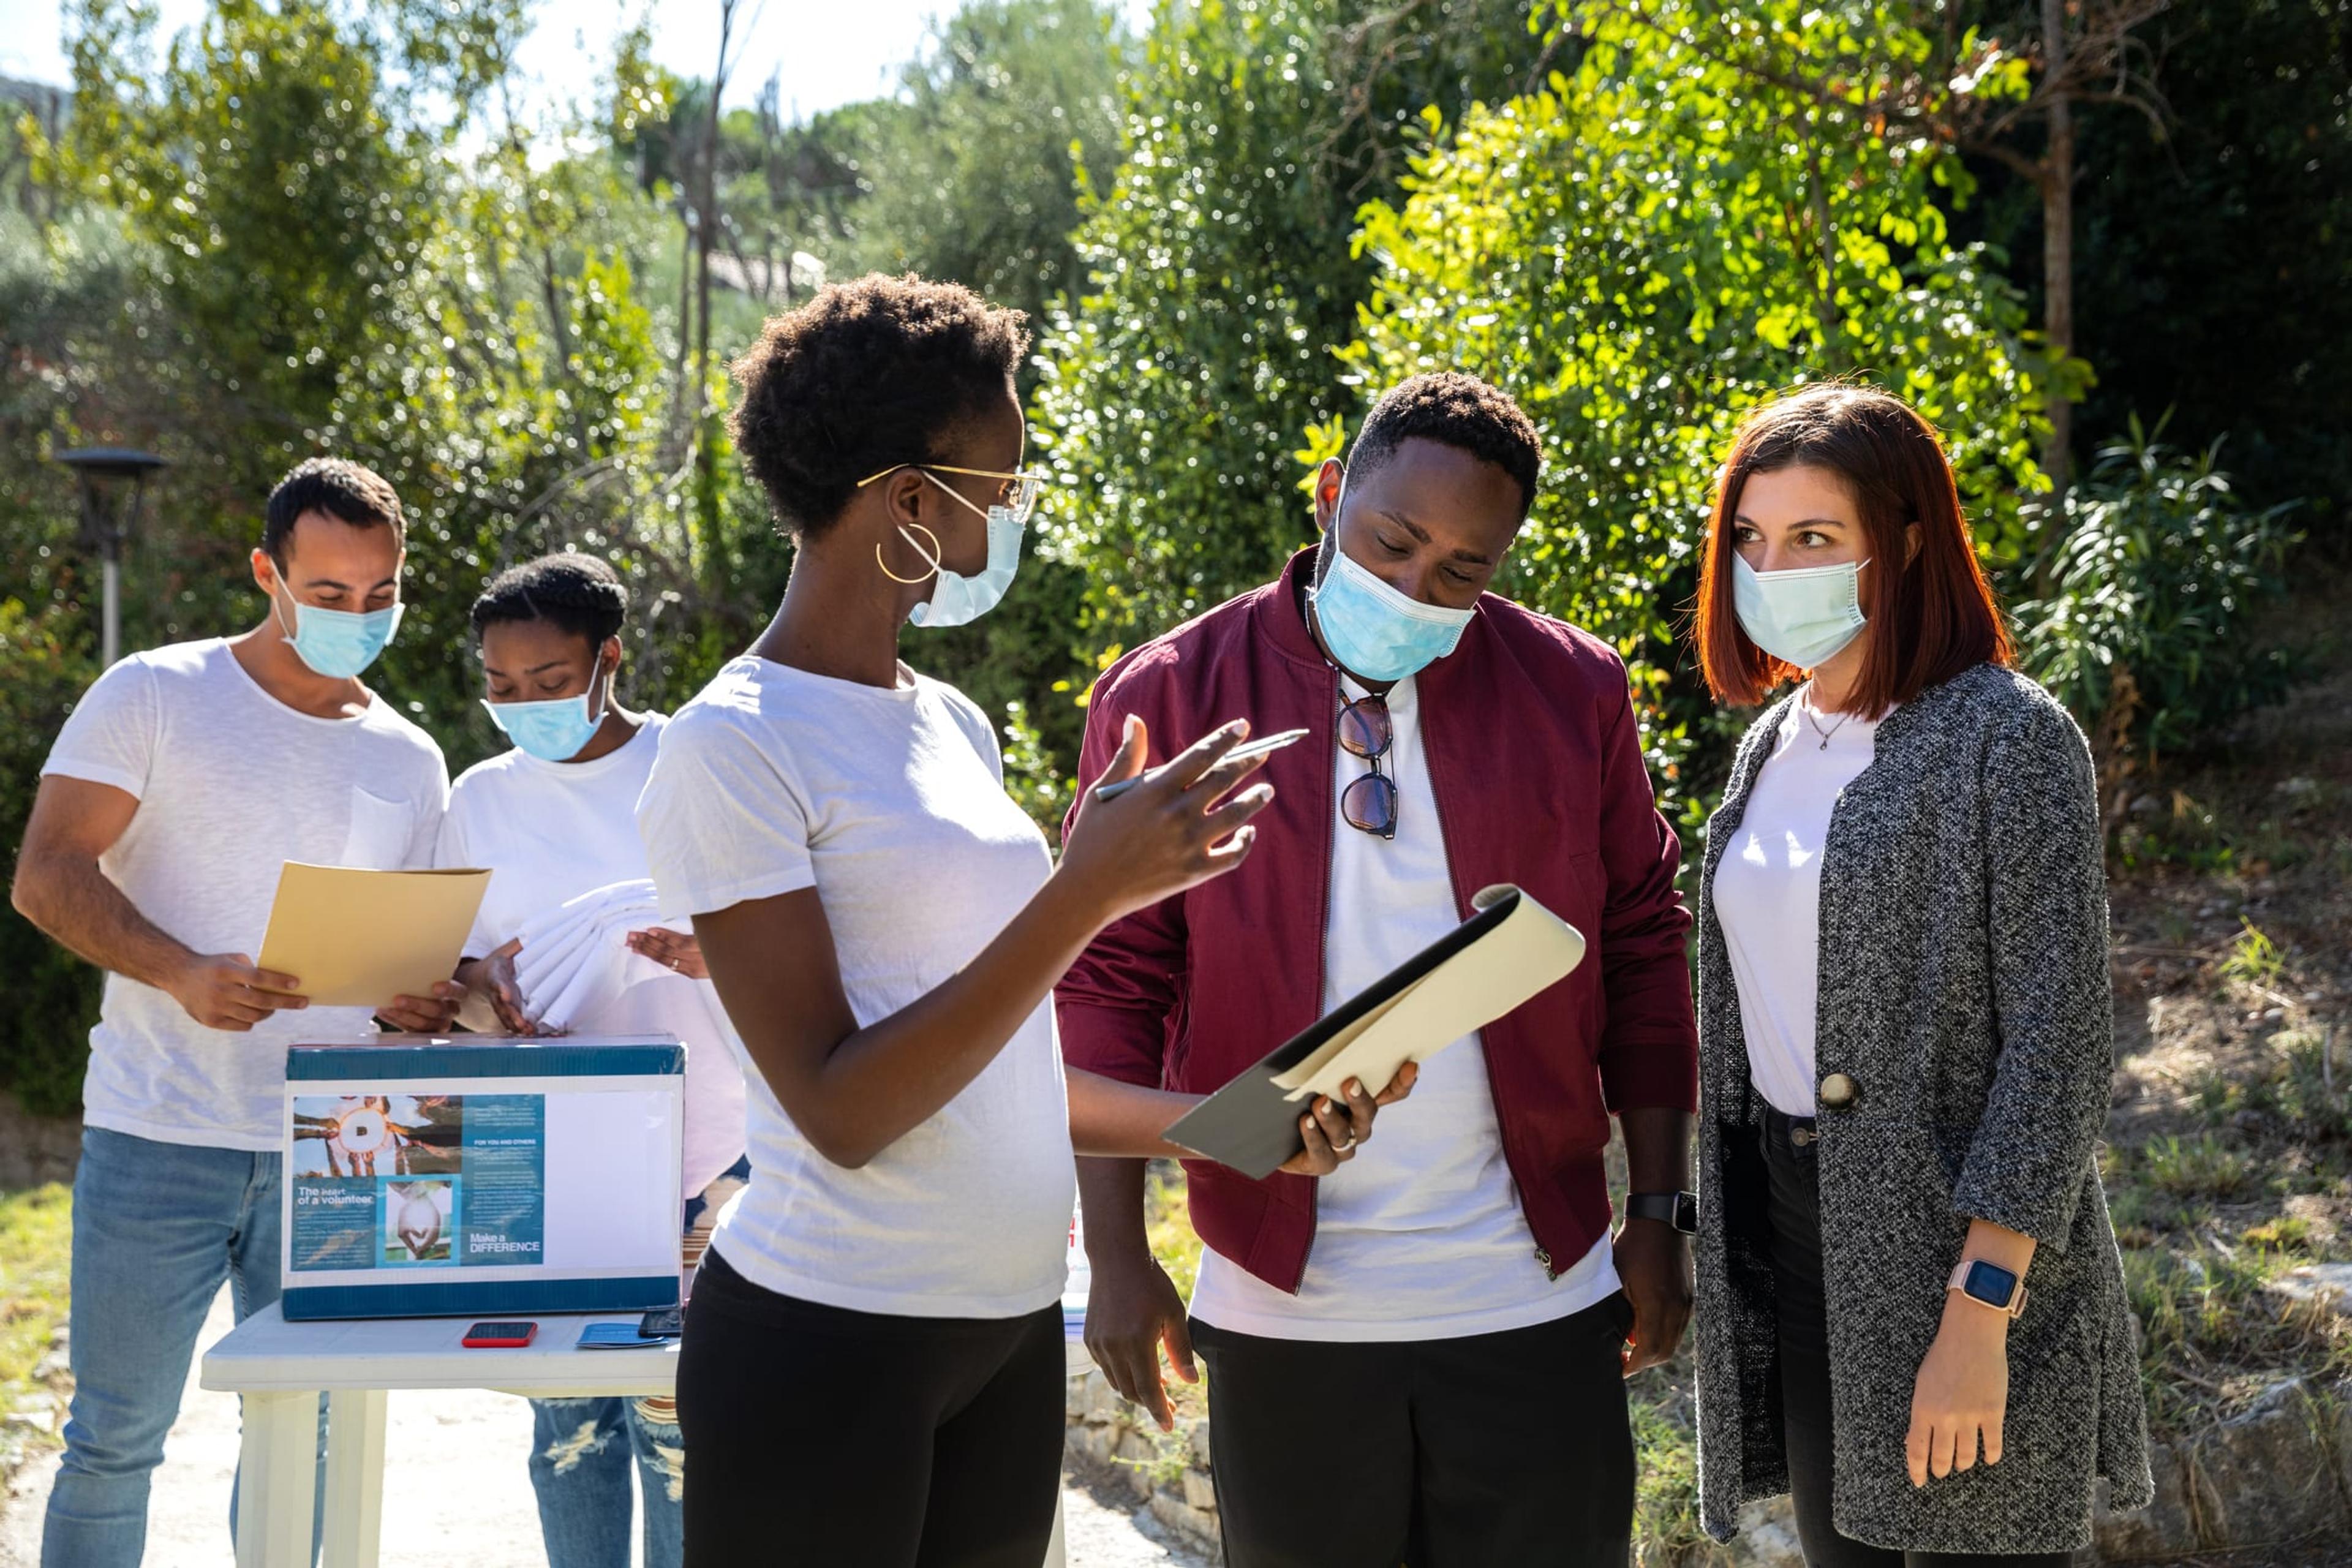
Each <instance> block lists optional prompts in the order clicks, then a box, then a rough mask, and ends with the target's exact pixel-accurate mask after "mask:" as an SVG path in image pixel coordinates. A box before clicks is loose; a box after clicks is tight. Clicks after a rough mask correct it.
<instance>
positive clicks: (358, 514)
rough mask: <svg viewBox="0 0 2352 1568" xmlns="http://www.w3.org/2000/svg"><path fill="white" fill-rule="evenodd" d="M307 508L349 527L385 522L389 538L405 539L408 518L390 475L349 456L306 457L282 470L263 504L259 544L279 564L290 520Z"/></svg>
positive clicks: (289, 532) (398, 541)
mask: <svg viewBox="0 0 2352 1568" xmlns="http://www.w3.org/2000/svg"><path fill="white" fill-rule="evenodd" d="M310 511H317V512H324V513H325V514H326V515H327V516H329V517H331V518H334V519H336V520H337V521H341V522H347V523H349V524H351V525H352V527H353V528H376V527H383V528H389V529H391V530H392V542H394V544H405V543H406V542H407V527H408V524H407V519H405V518H404V517H403V516H402V515H401V511H400V493H399V492H398V491H397V490H395V489H393V488H392V481H391V480H389V479H385V478H384V477H383V475H382V474H379V473H377V472H376V471H375V470H374V469H373V468H367V467H365V466H363V465H362V464H359V463H354V462H352V460H351V459H350V458H304V459H303V460H302V461H300V462H299V463H297V464H295V465H294V466H293V467H292V468H289V469H287V470H286V477H285V478H284V479H280V480H278V487H277V489H273V490H271V491H270V492H269V500H268V505H266V506H265V507H264V508H263V509H262V514H261V548H262V549H264V550H266V551H268V552H269V559H271V560H272V561H275V562H276V563H278V566H279V568H280V569H283V568H284V566H285V564H286V542H287V540H289V538H291V537H292V536H293V533H294V525H295V523H296V522H298V521H300V520H301V517H302V514H303V513H304V512H310Z"/></svg>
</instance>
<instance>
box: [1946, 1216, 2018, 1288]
mask: <svg viewBox="0 0 2352 1568" xmlns="http://www.w3.org/2000/svg"><path fill="white" fill-rule="evenodd" d="M2033 1247H2034V1241H2033V1238H2032V1237H2030V1236H2027V1235H2026V1234H2024V1233H2023V1232H2022V1231H2015V1230H2011V1229H2010V1228H2009V1227H2008V1226H2000V1225H1995V1224H1993V1222H1992V1221H1990V1220H1989V1219H1972V1220H1970V1221H1969V1239H1968V1241H1967V1243H1966V1246H1965V1248H1964V1250H1963V1251H1962V1253H1961V1256H1962V1257H1964V1258H1982V1259H1983V1260H1984V1261H1986V1262H1987V1263H1990V1264H1993V1265H1995V1266H1997V1267H1999V1268H2006V1269H2008V1270H2009V1271H2010V1272H2011V1274H2014V1275H2016V1276H2017V1277H2018V1278H2019V1279H2024V1278H2025V1270H2026V1268H2028V1266H2030V1265H2031V1264H2032V1262H2033Z"/></svg>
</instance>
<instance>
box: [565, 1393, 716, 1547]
mask: <svg viewBox="0 0 2352 1568" xmlns="http://www.w3.org/2000/svg"><path fill="white" fill-rule="evenodd" d="M657 1409H658V1410H659V1411H660V1413H661V1416H662V1417H664V1418H659V1419H656V1418H653V1417H649V1416H648V1415H647V1414H646V1402H645V1401H643V1400H639V1399H630V1398H626V1397H621V1396H614V1397H611V1398H604V1399H534V1400H532V1401H531V1402H530V1413H531V1442H530V1485H531V1489H532V1490H533V1491H535V1492H537V1493H538V1494H539V1531H540V1535H541V1538H542V1539H543V1540H544V1541H545V1542H546V1543H547V1561H548V1563H550V1564H551V1568H629V1523H630V1517H629V1516H630V1514H631V1513H632V1512H633V1511H634V1509H633V1505H632V1503H631V1500H630V1489H629V1471H630V1470H631V1468H635V1470H636V1472H637V1482H638V1485H639V1487H640V1488H642V1489H643V1490H644V1492H645V1499H646V1557H645V1568H677V1565H678V1563H680V1561H681V1560H682V1559H683V1558H684V1556H685V1553H686V1546H685V1539H686V1537H685V1530H684V1526H683V1516H682V1515H681V1514H680V1513H679V1511H678V1500H679V1498H680V1497H682V1496H683V1495H684V1487H685V1475H686V1468H685V1466H686V1444H685V1441H684V1440H683V1439H682V1438H680V1437H679V1436H678V1435H677V1409H676V1407H675V1406H673V1405H670V1404H669V1402H668V1401H667V1400H665V1401H663V1402H662V1404H661V1405H659V1406H658V1407H657Z"/></svg>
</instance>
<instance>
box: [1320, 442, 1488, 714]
mask: <svg viewBox="0 0 2352 1568" xmlns="http://www.w3.org/2000/svg"><path fill="white" fill-rule="evenodd" d="M1347 499H1348V482H1347V480H1346V479H1344V478H1343V479H1341V480H1340V481H1339V500H1340V501H1345V500H1347ZM1331 526H1332V528H1334V529H1335V530H1336V529H1337V528H1338V527H1339V504H1338V503H1336V502H1335V503H1334V504H1333V506H1332V508H1331ZM1330 549H1331V570H1330V571H1328V572H1327V573H1325V574H1324V576H1323V581H1322V582H1320V583H1318V584H1316V585H1315V586H1314V587H1312V588H1310V589H1308V590H1307V602H1308V603H1310V604H1312V605H1314V606H1315V625H1316V626H1317V628H1318V630H1320V631H1321V632H1322V634H1323V646H1324V648H1325V649H1326V650H1327V651H1328V652H1329V654H1330V655H1331V657H1332V658H1334V659H1337V660H1338V661H1339V666H1340V668H1344V669H1346V670H1348V671H1349V673H1350V674H1353V675H1360V676H1362V677H1363V678H1364V679H1366V680H1402V679H1404V678H1405V677H1406V676H1408V675H1412V674H1414V673H1416V672H1418V671H1420V670H1423V669H1425V668H1428V667H1429V666H1431V665H1433V664H1434V663H1436V662H1437V661H1438V660H1439V659H1441V658H1444V657H1445V656H1446V655H1447V654H1449V653H1452V652H1453V651H1454V647H1456V646H1457V645H1458V644H1460V642H1461V641H1462V634H1463V632H1464V631H1465V629H1467V628H1468V626H1469V625H1470V617H1471V616H1473V615H1475V614H1476V613H1477V612H1476V611H1475V609H1470V610H1449V609H1447V608H1445V607H1444V605H1424V604H1423V603H1422V602H1421V601H1420V600H1418V599H1415V598H1412V597H1410V596H1409V595H1404V594H1401V593H1399V592H1397V590H1396V589H1394V588H1391V586H1389V584H1386V583H1384V582H1382V581H1381V579H1380V578H1379V577H1378V576H1376V575H1375V574H1372V573H1371V572H1370V571H1369V570H1367V569H1366V568H1364V567H1362V566H1360V565H1358V564H1357V563H1356V562H1355V560H1354V558H1353V557H1351V556H1349V553H1348V552H1346V551H1344V550H1342V549H1340V548H1339V540H1338V539H1336V538H1334V539H1333V540H1332V541H1331V545H1330Z"/></svg>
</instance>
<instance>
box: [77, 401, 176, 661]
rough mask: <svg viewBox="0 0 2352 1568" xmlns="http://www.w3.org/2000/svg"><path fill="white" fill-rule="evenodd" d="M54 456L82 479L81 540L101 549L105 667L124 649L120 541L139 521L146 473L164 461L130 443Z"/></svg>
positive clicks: (87, 546)
mask: <svg viewBox="0 0 2352 1568" xmlns="http://www.w3.org/2000/svg"><path fill="white" fill-rule="evenodd" d="M58 462H60V463H63V464H65V465H66V467H68V468H71V469H72V470H73V471H74V476H75V478H77V479H79V480H80V481H81V543H82V547H83V548H84V549H86V550H96V551H97V552H98V553H99V561H100V583H101V585H102V594H103V599H102V603H101V607H100V622H99V626H100V638H99V647H100V656H101V658H103V659H104V661H105V662H104V668H108V669H111V668H114V661H115V659H116V658H118V657H119V656H120V655H121V651H122V546H123V545H124V543H125V542H128V541H129V539H130V537H131V531H132V530H133V529H134V528H136V527H138V525H139V503H140V501H141V500H142V499H143V498H144V496H145V494H146V490H147V476H148V475H149V474H152V473H153V472H154V471H155V470H156V469H157V468H163V467H166V466H167V465H166V463H165V461H164V459H163V458H159V457H157V456H156V455H155V454H154V453H152V452H141V451H135V450H133V449H132V448H131V447H75V448H74V449H73V450H72V451H70V452H59V453H58ZM120 479H128V480H130V481H131V484H130V488H129V489H128V490H127V491H126V490H122V489H121V488H120V487H119V486H118V485H117V484H116V482H115V481H117V480H120Z"/></svg>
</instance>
